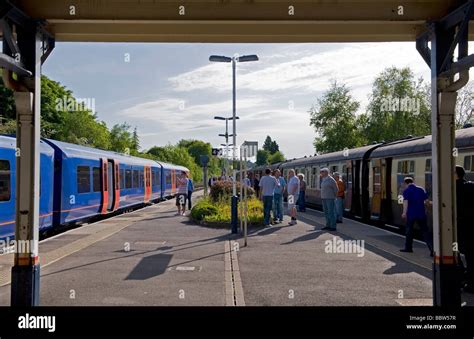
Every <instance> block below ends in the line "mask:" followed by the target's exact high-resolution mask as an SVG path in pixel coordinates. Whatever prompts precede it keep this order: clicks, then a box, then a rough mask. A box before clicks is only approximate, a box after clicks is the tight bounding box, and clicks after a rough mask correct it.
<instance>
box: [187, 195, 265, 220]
mask: <svg viewBox="0 0 474 339" xmlns="http://www.w3.org/2000/svg"><path fill="white" fill-rule="evenodd" d="M240 208H242V206H241V204H239V216H240ZM191 217H192V218H193V219H194V220H197V221H204V222H207V223H210V224H212V223H214V224H227V223H228V224H229V226H230V221H231V209H230V202H229V201H226V200H223V199H219V200H218V201H213V200H212V199H210V198H204V199H201V200H199V202H198V203H197V204H196V205H194V207H193V208H192V210H191ZM248 218H249V219H248V220H249V224H250V225H262V224H263V204H262V202H261V201H260V200H258V199H257V198H250V199H249V201H248ZM239 222H240V221H239Z"/></svg>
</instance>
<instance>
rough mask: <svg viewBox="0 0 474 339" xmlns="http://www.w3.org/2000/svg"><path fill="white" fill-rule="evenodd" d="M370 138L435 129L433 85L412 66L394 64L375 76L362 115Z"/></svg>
mask: <svg viewBox="0 0 474 339" xmlns="http://www.w3.org/2000/svg"><path fill="white" fill-rule="evenodd" d="M361 120H362V121H363V124H361V126H362V130H363V133H364V134H365V135H366V137H367V139H368V141H369V142H374V141H379V142H380V141H392V140H396V139H400V138H404V137H406V136H408V135H413V136H422V135H427V134H430V133H431V109H430V91H429V86H427V85H425V84H424V83H423V79H422V78H420V79H418V80H415V77H414V74H413V72H412V71H411V69H410V68H408V67H406V68H396V67H390V68H387V69H385V70H384V71H383V72H382V73H380V74H379V76H378V77H377V78H376V79H375V80H374V83H373V85H372V94H371V98H370V102H369V105H368V108H367V114H365V115H364V116H362V117H361Z"/></svg>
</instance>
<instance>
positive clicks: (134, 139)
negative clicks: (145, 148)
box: [130, 127, 140, 152]
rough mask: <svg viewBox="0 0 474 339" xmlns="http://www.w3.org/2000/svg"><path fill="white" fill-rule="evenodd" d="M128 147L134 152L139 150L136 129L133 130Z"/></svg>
mask: <svg viewBox="0 0 474 339" xmlns="http://www.w3.org/2000/svg"><path fill="white" fill-rule="evenodd" d="M130 146H131V148H132V150H134V151H135V152H138V149H139V148H140V138H139V137H138V132H137V128H136V127H135V128H134V129H133V134H132V144H131V145H130Z"/></svg>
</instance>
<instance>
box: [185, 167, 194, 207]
mask: <svg viewBox="0 0 474 339" xmlns="http://www.w3.org/2000/svg"><path fill="white" fill-rule="evenodd" d="M186 178H188V197H187V199H188V209H189V210H191V208H192V202H191V195H192V194H193V192H194V184H193V180H192V179H191V178H189V177H188V174H187V173H186Z"/></svg>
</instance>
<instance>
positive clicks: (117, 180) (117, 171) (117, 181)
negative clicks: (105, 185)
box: [115, 164, 120, 190]
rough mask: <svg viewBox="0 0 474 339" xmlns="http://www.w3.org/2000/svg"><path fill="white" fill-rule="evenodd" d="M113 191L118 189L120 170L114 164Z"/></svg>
mask: <svg viewBox="0 0 474 339" xmlns="http://www.w3.org/2000/svg"><path fill="white" fill-rule="evenodd" d="M115 189H117V190H119V189H120V170H119V165H117V164H115Z"/></svg>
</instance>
